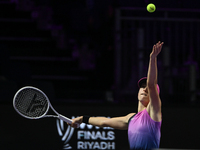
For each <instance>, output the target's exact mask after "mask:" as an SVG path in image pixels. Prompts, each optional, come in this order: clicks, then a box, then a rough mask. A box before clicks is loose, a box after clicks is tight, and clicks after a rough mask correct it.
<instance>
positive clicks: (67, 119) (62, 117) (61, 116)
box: [58, 114, 80, 128]
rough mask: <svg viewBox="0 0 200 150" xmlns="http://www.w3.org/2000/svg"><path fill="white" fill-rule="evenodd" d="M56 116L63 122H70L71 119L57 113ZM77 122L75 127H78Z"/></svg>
mask: <svg viewBox="0 0 200 150" xmlns="http://www.w3.org/2000/svg"><path fill="white" fill-rule="evenodd" d="M58 118H59V119H61V120H63V121H64V122H67V123H69V124H71V123H72V120H71V119H69V118H67V117H65V116H63V115H60V114H59V115H58ZM79 126H80V125H79V124H77V128H79Z"/></svg>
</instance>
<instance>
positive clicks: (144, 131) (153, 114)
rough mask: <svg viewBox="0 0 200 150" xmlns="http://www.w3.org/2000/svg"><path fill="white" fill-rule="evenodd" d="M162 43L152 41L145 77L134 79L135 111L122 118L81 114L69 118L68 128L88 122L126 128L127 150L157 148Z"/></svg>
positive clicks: (159, 119)
mask: <svg viewBox="0 0 200 150" xmlns="http://www.w3.org/2000/svg"><path fill="white" fill-rule="evenodd" d="M163 44H164V43H163V42H158V43H156V44H155V45H154V46H153V48H152V52H151V54H150V60H149V68H148V73H147V77H144V78H141V79H140V80H139V81H138V86H139V92H138V112H137V113H130V114H128V115H126V116H122V117H114V118H106V117H89V116H81V117H77V118H74V119H72V124H71V126H72V127H75V128H76V123H79V124H81V123H82V122H84V123H86V124H91V125H94V126H99V127H112V128H115V129H120V130H128V140H129V144H130V149H131V150H150V149H154V148H159V144H160V137H161V131H160V129H161V122H162V114H161V100H160V96H159V92H160V90H159V86H158V84H157V56H158V54H159V53H160V52H161V49H162V46H163Z"/></svg>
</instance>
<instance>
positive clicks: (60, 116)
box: [13, 86, 72, 124]
mask: <svg viewBox="0 0 200 150" xmlns="http://www.w3.org/2000/svg"><path fill="white" fill-rule="evenodd" d="M28 88H29V89H34V90H36V91H39V92H40V93H42V94H43V96H44V97H45V98H46V100H47V104H48V106H47V110H46V111H45V113H44V114H43V115H41V116H39V117H28V116H26V115H23V114H22V113H21V112H20V111H19V110H18V109H17V108H16V106H15V100H16V97H17V96H18V94H19V93H20V92H21V91H22V90H24V89H28ZM13 107H14V109H15V110H16V111H17V113H18V114H20V115H21V116H22V117H25V118H27V119H40V118H45V117H54V118H58V119H61V120H63V121H64V122H67V123H69V124H71V123H72V120H71V119H69V118H67V117H65V116H63V115H61V114H59V113H58V112H57V111H56V110H55V109H54V108H53V106H52V105H51V103H50V101H49V98H48V97H47V96H46V94H45V93H44V92H43V91H41V90H40V89H38V88H36V87H33V86H25V87H22V88H21V89H19V90H18V91H17V92H16V94H15V95H14V98H13ZM49 107H51V109H52V110H53V111H54V113H55V114H56V115H57V116H55V115H47V112H48V111H49Z"/></svg>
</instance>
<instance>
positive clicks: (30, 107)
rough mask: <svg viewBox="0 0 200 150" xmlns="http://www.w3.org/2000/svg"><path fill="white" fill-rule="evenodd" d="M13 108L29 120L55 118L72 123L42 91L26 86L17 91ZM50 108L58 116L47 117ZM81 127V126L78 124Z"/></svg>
mask: <svg viewBox="0 0 200 150" xmlns="http://www.w3.org/2000/svg"><path fill="white" fill-rule="evenodd" d="M13 106H14V108H15V110H16V111H17V112H18V113H19V114H20V115H21V116H23V117H25V118H28V119H40V118H44V117H55V118H59V119H61V120H63V121H64V122H67V123H69V124H71V123H72V120H71V119H69V118H67V117H65V116H63V115H61V114H59V113H58V112H57V111H56V110H55V109H54V108H53V107H52V105H51V103H50V101H49V99H48V97H47V96H46V94H45V93H44V92H42V91H41V90H40V89H38V88H35V87H32V86H25V87H23V88H21V89H19V90H18V91H17V93H16V94H15V96H14V98H13ZM49 106H50V107H51V109H52V110H53V111H54V112H55V114H56V115H57V116H56V115H47V112H48V110H49ZM77 127H79V124H77Z"/></svg>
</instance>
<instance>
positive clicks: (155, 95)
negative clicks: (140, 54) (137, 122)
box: [147, 42, 164, 121]
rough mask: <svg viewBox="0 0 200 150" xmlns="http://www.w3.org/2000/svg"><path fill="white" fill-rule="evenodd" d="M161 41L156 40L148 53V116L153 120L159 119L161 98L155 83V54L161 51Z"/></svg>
mask: <svg viewBox="0 0 200 150" xmlns="http://www.w3.org/2000/svg"><path fill="white" fill-rule="evenodd" d="M163 44H164V43H163V42H158V43H157V44H155V45H154V46H153V49H152V52H151V54H150V60H149V68H148V74H147V87H148V91H149V97H150V104H149V109H150V116H151V118H152V119H153V120H155V121H160V120H161V100H160V96H159V89H158V85H157V56H158V54H159V53H160V52H161V49H162V46H163Z"/></svg>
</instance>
